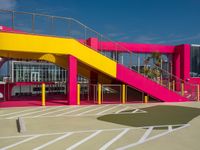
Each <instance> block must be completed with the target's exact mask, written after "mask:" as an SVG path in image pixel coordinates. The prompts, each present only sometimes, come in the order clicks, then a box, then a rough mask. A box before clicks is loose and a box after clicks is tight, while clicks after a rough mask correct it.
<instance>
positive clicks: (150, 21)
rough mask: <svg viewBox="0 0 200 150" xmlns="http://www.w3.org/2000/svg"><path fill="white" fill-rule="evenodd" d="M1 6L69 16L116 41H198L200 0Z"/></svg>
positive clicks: (33, 0) (12, 0) (55, 0)
mask: <svg viewBox="0 0 200 150" xmlns="http://www.w3.org/2000/svg"><path fill="white" fill-rule="evenodd" d="M0 8H1V9H2V8H3V9H12V10H18V11H29V12H37V13H45V14H51V15H58V16H66V17H72V18H75V19H77V20H79V21H81V22H82V23H84V24H86V25H87V26H89V27H91V28H93V29H95V30H96V31H98V32H100V33H102V34H104V35H106V36H108V37H110V38H111V39H113V40H116V41H125V42H134V43H155V44H173V45H177V44H182V43H194V44H200V19H199V17H200V0H0Z"/></svg>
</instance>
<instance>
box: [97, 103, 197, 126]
mask: <svg viewBox="0 0 200 150" xmlns="http://www.w3.org/2000/svg"><path fill="white" fill-rule="evenodd" d="M141 110H144V111H147V113H134V114H133V113H131V112H132V111H134V109H133V110H129V111H130V113H127V111H126V113H125V114H123V113H122V114H109V115H104V116H100V117H98V118H97V119H98V120H101V121H106V122H111V123H116V124H121V125H127V126H131V127H142V126H156V125H177V124H187V123H188V122H189V121H191V120H192V119H194V118H195V117H197V116H199V115H200V109H198V108H191V107H183V106H166V105H165V106H163V105H160V106H153V107H147V108H142V109H141ZM158 129H164V128H158Z"/></svg>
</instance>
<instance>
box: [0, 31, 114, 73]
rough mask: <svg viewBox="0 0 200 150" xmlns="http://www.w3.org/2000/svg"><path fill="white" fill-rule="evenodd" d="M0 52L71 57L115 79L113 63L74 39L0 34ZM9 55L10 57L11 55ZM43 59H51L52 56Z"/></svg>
mask: <svg viewBox="0 0 200 150" xmlns="http://www.w3.org/2000/svg"><path fill="white" fill-rule="evenodd" d="M0 51H7V52H26V53H30V55H34V53H39V54H57V55H73V56H75V57H76V58H77V59H78V60H80V61H81V62H83V63H85V64H87V65H89V66H91V67H93V68H95V69H97V70H99V71H101V72H103V73H105V74H107V75H109V76H111V77H116V62H115V61H112V60H111V59H109V58H107V57H105V56H103V55H101V54H99V53H98V52H96V51H94V50H92V49H90V48H89V47H87V46H84V45H82V44H81V43H80V42H78V41H76V40H74V39H66V38H58V37H47V36H38V35H29V34H14V33H4V32H0ZM22 54H23V53H22ZM9 55H10V56H12V53H9ZM22 57H23V56H22ZM45 57H49V58H51V57H52V55H47V56H45ZM52 59H54V57H52Z"/></svg>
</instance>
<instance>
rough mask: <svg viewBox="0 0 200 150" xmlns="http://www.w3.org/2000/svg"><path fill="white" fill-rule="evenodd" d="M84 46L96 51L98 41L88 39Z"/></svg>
mask: <svg viewBox="0 0 200 150" xmlns="http://www.w3.org/2000/svg"><path fill="white" fill-rule="evenodd" d="M86 44H87V45H88V46H89V47H91V48H93V49H95V50H97V49H98V39H97V38H89V39H87V40H86Z"/></svg>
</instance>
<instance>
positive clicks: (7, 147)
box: [0, 135, 40, 150]
mask: <svg viewBox="0 0 200 150" xmlns="http://www.w3.org/2000/svg"><path fill="white" fill-rule="evenodd" d="M39 136H40V135H36V136H33V137H30V138H27V139H24V140H22V141H19V142H17V143H14V144H12V145H9V146H6V147H3V148H1V149H0V150H7V149H9V148H12V147H15V146H17V145H19V144H22V143H25V142H28V141H30V140H33V139H36V138H38V137H39Z"/></svg>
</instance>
